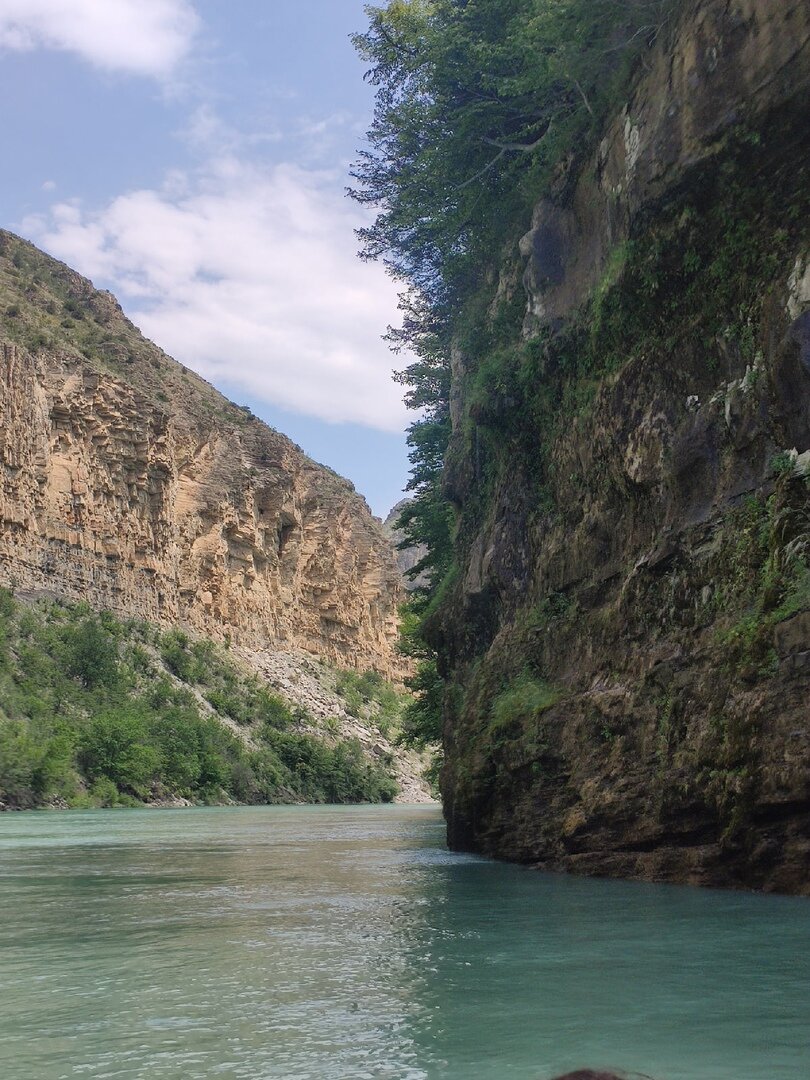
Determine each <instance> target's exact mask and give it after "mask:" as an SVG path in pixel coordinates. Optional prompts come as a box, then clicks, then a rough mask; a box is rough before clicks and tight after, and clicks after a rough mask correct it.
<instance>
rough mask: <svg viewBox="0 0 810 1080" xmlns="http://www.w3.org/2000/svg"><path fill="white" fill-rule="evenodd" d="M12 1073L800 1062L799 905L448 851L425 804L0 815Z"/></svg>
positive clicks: (809, 909)
mask: <svg viewBox="0 0 810 1080" xmlns="http://www.w3.org/2000/svg"><path fill="white" fill-rule="evenodd" d="M0 911H1V912H2V919H1V920H0V1003H2V1008H0V1076H1V1077H3V1078H4V1080H56V1078H62V1077H70V1078H73V1077H82V1078H93V1080H95V1078H101V1077H104V1078H113V1077H115V1078H117V1077H139V1078H144V1080H147V1078H148V1080H160V1078H163V1077H172V1078H177V1080H196V1078H202V1077H205V1078H209V1077H211V1078H231V1077H233V1078H240V1080H271V1078H284V1080H343V1078H345V1080H366V1078H369V1080H370V1078H373V1080H439V1078H441V1080H462V1078H463V1080H495V1078H498V1080H501V1078H513V1080H546V1078H547V1077H550V1076H552V1075H553V1074H554V1073H555V1072H559V1071H562V1070H564V1069H571V1068H574V1067H581V1066H582V1065H584V1064H590V1065H592V1066H593V1065H603V1066H605V1065H611V1066H614V1067H622V1068H626V1069H635V1070H638V1071H640V1072H643V1073H648V1074H649V1075H650V1076H653V1077H655V1078H656V1080H698V1078H699V1080H781V1078H784V1080H805V1078H807V1077H810V902H808V901H802V900H795V899H789V898H780V897H762V896H753V895H745V894H738V893H727V892H712V891H706V890H693V889H686V888H673V887H666V886H648V885H638V884H627V883H621V882H602V881H587V880H583V879H574V878H565V877H560V876H556V875H545V874H539V873H536V872H532V871H529V870H524V869H520V868H516V867H511V866H504V865H500V864H497V863H491V862H486V861H483V860H478V859H474V858H470V857H465V856H457V855H452V854H449V853H447V852H446V851H445V850H444V849H443V828H442V824H441V821H440V818H439V815H438V812H437V811H436V810H435V809H433V808H427V809H426V808H407V807H381V808H376V807H373V808H372V807H359V808H357V807H354V808H309V807H307V808H283V807H267V808H241V807H240V808H227V809H211V810H207V809H205V810H202V809H201V810H177V811H174V810H164V811H150V810H122V811H87V812H84V811H83V812H73V813H64V814H58V813H38V814H37V813H33V814H5V815H0Z"/></svg>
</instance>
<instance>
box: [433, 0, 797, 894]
mask: <svg viewBox="0 0 810 1080" xmlns="http://www.w3.org/2000/svg"><path fill="white" fill-rule="evenodd" d="M808 42H810V7H808V5H807V4H806V3H804V2H800V0H786V2H784V3H772V2H770V0H697V2H692V3H687V4H686V5H685V10H684V14H683V17H682V19H681V21H680V23H679V25H678V27H677V29H676V30H675V32H674V33H673V35H671V36H670V37H668V39H667V40H666V41H665V42H664V41H662V42H660V43H659V44H658V45H657V46H656V47H655V49H654V50H653V51H652V52H651V53H650V54H649V55H648V56H647V57H645V61H644V71H643V72H642V73H640V75H639V78H638V79H637V82H636V86H635V90H634V92H633V94H632V96H631V98H630V100H629V101H628V102H627V104H626V107H625V108H624V109H622V110H621V111H620V113H619V114H617V115H616V116H615V118H614V119H613V121H612V122H611V123H610V124H609V125H608V127H607V129H606V130H605V132H604V138H603V140H602V142H601V145H600V146H599V148H598V151H597V152H596V154H595V155H594V156H593V157H592V158H591V160H590V161H587V162H584V163H583V162H582V161H579V162H575V163H571V164H567V165H566V166H565V167H561V169H560V170H559V172H558V174H557V177H556V180H555V186H554V190H553V191H552V193H551V194H550V196H549V198H547V199H545V200H544V201H543V202H542V203H541V204H540V205H539V206H538V207H537V208H536V211H535V215H534V220H533V222H532V223H531V229H530V231H529V232H528V233H527V235H526V236H525V237H524V239H523V241H522V244H521V261H520V263H518V264H517V268H516V264H514V263H513V264H511V265H509V266H508V267H507V268H506V269H505V270H504V274H503V276H502V280H501V283H500V286H499V294H501V295H504V294H506V295H507V296H508V295H509V294H510V292H511V293H516V292H517V291H518V290H520V289H521V288H522V289H525V295H526V299H527V303H526V308H525V316H523V324H522V326H523V335H524V339H526V340H530V341H533V342H535V343H536V347H535V351H534V353H532V354H531V355H532V356H533V357H534V359H533V360H532V362H533V363H534V364H535V365H536V368H535V379H534V381H532V380H531V379H530V378H529V377H528V376H527V374H526V371H525V369H524V370H523V371H522V372H521V371H519V372H518V374H517V376H515V378H514V379H513V388H512V389H510V390H508V391H505V390H504V389H503V387H504V385H507V383H508V379H507V377H506V376H505V375H502V376H501V377H500V379H499V381H498V383H497V385H496V386H494V387H493V389H492V390H491V392H489V394H488V395H487V396H483V395H482V394H481V392H480V384H479V390H478V396H477V397H476V396H475V393H474V389H475V380H476V377H477V370H476V364H477V361H476V360H475V359H474V358H470V357H467V356H464V355H463V354H462V353H461V352H460V351H457V352H456V355H455V356H454V358H453V367H454V387H453V394H452V400H451V406H452V411H453V420H454V436H453V441H452V444H451V449H450V453H449V456H448V461H447V466H446V476H445V484H446V490H447V492H448V496H449V497H450V499H451V500H452V501H453V502H454V504H455V505H456V508H457V511H458V514H459V516H460V528H459V537H460V539H459V545H458V561H459V573H458V576H457V578H456V580H455V583H454V584H453V586H452V589H450V590H449V592H450V593H451V596H450V599H449V600H448V601H446V602H445V604H444V607H443V609H442V611H441V612H440V613H439V615H438V616H436V617H435V618H434V620H433V624H432V626H431V628H430V631H431V635H432V639H433V641H434V644H435V645H436V647H437V649H438V652H439V659H440V665H441V668H442V671H443V672H444V674H445V675H446V676H447V678H448V679H449V680H450V681H451V682H452V683H454V684H455V687H456V688H457V691H458V692H457V693H455V694H452V695H449V704H448V707H447V717H446V724H445V748H446V754H447V765H446V767H445V770H444V775H443V779H442V789H443V794H444V798H445V805H446V814H447V818H448V826H449V837H450V842H451V844H452V845H453V846H455V847H459V848H467V849H473V850H478V851H483V852H486V853H489V854H495V855H498V856H501V857H506V858H511V859H516V860H520V861H527V862H533V863H537V864H540V865H543V866H547V867H550V868H555V869H566V870H573V871H579V872H586V873H597V874H615V875H622V876H640V877H646V878H651V879H660V880H679V881H691V882H698V883H705V884H717V883H720V884H726V885H745V886H753V887H759V888H766V889H780V890H785V891H794V892H805V893H807V892H810V873H809V872H808V867H810V610H808V609H809V608H810V587H809V585H810V571H809V570H808V562H807V559H808V556H809V555H810V481H809V480H808V463H809V462H810V455H808V450H810V310H808V308H809V306H810V269H809V268H810V236H808V232H807V220H808V219H807V193H808V183H809V182H810V180H809V177H808V162H810V147H808V125H807V101H808V100H810V58H809V56H808ZM776 193H778V194H776ZM527 224H528V223H527ZM521 276H522V282H521ZM594 298H595V299H594ZM588 303H590V305H591V306H590V307H586V306H585V305H586V304H588ZM583 313H584V314H583ZM577 319H579V320H580V325H581V326H583V327H584V333H582V334H580V336H579V337H572V336H571V333H572V332H573V331H572V327H575V324H576V320H577ZM610 320H612V322H611V321H610ZM604 326H608V327H609V328H611V332H610V334H607V333H604V334H603V336H602V338H600V339H599V340H600V341H603V342H606V344H603V346H601V347H602V349H603V351H602V353H600V354H599V359H600V360H603V361H604V363H603V366H602V369H601V370H599V371H596V373H595V374H592V373H591V371H590V370H589V371H587V372H586V375H585V376H583V377H581V378H580V380H579V382H578V383H575V380H574V379H573V378H572V377H571V376H570V374H569V372H570V371H571V370H572V369H575V365H576V363H577V362H578V359H577V357H578V356H581V355H583V354H584V352H585V351H586V350H587V349H588V348H590V347H591V346H590V344H589V342H590V341H591V340H595V339H596V338H597V336H598V335H599V334H600V333H602V330H600V327H604ZM566 334H568V337H566ZM611 335H612V336H611ZM572 341H573V345H572V344H571V342H572ZM564 349H565V350H567V352H565V353H563V350H564ZM611 349H615V351H614V352H611ZM524 363H528V361H524ZM541 384H542V386H543V387H545V391H544V392H545V393H546V397H545V398H542V397H541V396H540V395H539V394H538V393H537V387H538V386H539V385H541ZM527 388H528V389H527ZM583 388H584V389H583ZM573 390H576V391H577V393H578V394H580V396H579V397H577V396H576V395H575V394H574V393H573V392H572V391H573ZM555 395H556V396H555ZM548 400H551V401H552V403H553V404H552V406H547V404H546V402H547V401H548ZM572 401H573V402H574V404H573V405H571V402H572ZM544 409H545V411H543V410H544ZM470 430H472V432H473V434H472V436H471V435H470ZM488 431H492V432H495V437H494V438H492V439H491V440H490V442H489V443H487V441H486V439H487V432H488ZM493 443H501V444H503V445H504V446H505V451H504V454H503V457H504V458H506V459H508V467H505V468H504V467H501V466H500V465H499V464H498V461H499V459H498V457H497V453H496V452H492V453H490V454H489V457H487V447H488V446H489V445H492V444H493ZM482 462H483V464H482ZM538 477H540V479H538ZM487 485H488V486H487ZM482 490H486V496H485V498H484V499H483V509H481V503H482V498H481V491H482ZM541 683H542V684H543V686H544V687H545V689H544V690H543V691H542V693H541V691H540V690H539V689H537V687H538V686H539V685H540V684H541ZM527 686H528V687H529V690H527ZM531 687H534V690H533V691H531ZM530 691H531V692H530ZM510 694H511V697H509V696H508V695H510ZM532 694H533V696H532ZM498 700H500V701H501V703H502V708H501V711H500V712H498V711H497V710H496V709H495V708H494V706H495V703H496V702H497V701H498ZM507 705H508V706H509V708H511V713H510V712H509V709H508V708H507Z"/></svg>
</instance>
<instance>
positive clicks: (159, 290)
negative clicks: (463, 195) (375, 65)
mask: <svg viewBox="0 0 810 1080" xmlns="http://www.w3.org/2000/svg"><path fill="white" fill-rule="evenodd" d="M363 8H364V3H363V2H362V0H228V2H227V3H225V2H224V0H103V2H102V0H0V101H2V102H3V106H2V123H3V132H4V140H3V151H4V152H3V155H2V170H0V208H1V209H2V215H1V217H0V221H1V222H2V225H3V226H4V227H5V228H8V229H11V230H12V231H13V232H16V233H19V234H20V235H22V236H24V237H26V238H27V239H29V240H31V241H33V242H34V243H35V244H37V245H38V246H40V247H42V248H44V249H45V250H46V251H48V252H49V253H51V254H52V255H54V256H56V257H57V258H59V259H62V260H64V261H65V262H67V263H69V264H70V265H71V266H73V267H74V268H75V269H77V270H79V271H80V272H81V273H83V274H85V275H87V276H88V277H90V278H91V279H92V280H93V282H94V284H95V285H96V286H97V287H98V288H104V289H110V290H111V291H112V292H114V293H115V295H116V296H117V297H118V299H119V300H120V301H121V304H122V306H123V308H124V310H125V312H126V313H127V315H128V316H129V317H130V318H131V319H132V320H133V322H135V323H136V325H137V326H139V327H140V328H141V330H142V331H143V332H144V333H145V334H146V336H147V337H149V338H151V339H152V340H154V341H155V342H157V343H158V344H159V345H160V346H161V347H162V348H164V349H165V350H166V351H167V352H169V353H170V354H171V355H172V356H174V357H175V358H176V359H177V360H179V361H181V362H182V363H184V364H186V365H187V366H188V367H190V368H193V369H194V370H195V371H198V372H199V373H200V374H201V375H203V376H204V377H205V378H207V379H209V380H210V381H211V382H212V383H214V385H215V386H217V387H218V388H219V389H220V390H222V391H223V393H225V394H227V395H228V396H229V397H230V398H232V399H233V400H235V401H236V402H237V403H239V404H245V405H249V406H250V407H251V408H252V409H253V411H254V412H255V413H256V414H257V415H258V416H260V417H262V419H264V420H266V421H267V422H268V423H269V424H271V425H272V426H273V427H275V428H278V429H279V430H280V431H283V432H285V434H287V435H289V436H290V437H291V438H292V439H293V440H294V441H295V442H297V443H299V444H300V445H301V446H302V447H303V448H304V449H305V450H306V451H307V453H309V454H310V455H311V456H312V457H314V458H315V459H316V460H318V461H321V462H323V463H325V464H327V465H329V466H330V467H331V468H333V469H335V470H336V471H337V472H339V473H341V474H342V475H344V476H347V477H348V478H349V479H350V480H352V481H353V482H354V484H355V486H356V487H357V489H358V491H360V492H361V493H362V494H363V495H365V496H366V498H367V499H368V501H369V503H370V505H371V507H372V510H373V511H374V512H375V513H376V514H378V515H380V516H384V515H385V514H386V513H387V511H388V510H389V509H390V507H391V506H392V505H393V504H394V503H395V502H396V501H397V500H398V499H399V498H400V497H401V491H402V489H403V486H404V484H405V481H406V478H407V470H408V464H407V451H406V445H405V436H404V429H405V426H406V425H407V423H408V420H409V417H408V415H407V413H406V411H405V408H404V406H403V404H402V387H400V386H399V385H397V384H396V383H394V382H393V380H392V379H391V377H390V373H391V371H392V369H394V368H396V367H399V366H403V364H404V363H406V362H407V361H403V358H402V357H396V356H393V355H392V354H391V353H390V352H389V350H388V348H387V346H386V344H385V342H384V341H383V340H382V336H383V334H384V333H385V331H386V328H387V327H388V326H389V325H390V324H392V323H394V324H396V322H397V298H396V288H395V286H394V284H393V283H392V282H391V281H390V279H389V278H388V277H387V276H386V274H385V272H384V270H383V269H382V267H381V266H379V265H376V264H367V263H363V262H361V261H360V260H359V259H358V258H357V257H356V250H357V240H356V237H355V235H354V230H355V229H356V228H357V227H358V226H360V225H362V224H363V222H364V220H367V219H366V218H364V216H363V215H364V211H362V210H361V208H359V207H358V206H357V205H356V204H355V203H353V202H352V201H351V200H350V199H348V198H347V197H346V195H345V189H346V186H347V185H348V184H349V183H350V179H349V175H348V170H349V167H350V164H351V161H352V160H353V158H354V156H355V154H356V152H357V150H358V149H360V148H361V147H362V146H363V144H364V132H365V131H366V129H367V127H368V124H369V121H370V118H371V110H372V106H373V90H372V88H371V87H369V86H368V85H367V84H366V83H364V81H363V72H364V67H363V64H362V62H361V61H360V59H359V58H358V57H357V56H356V54H355V52H354V50H353V47H352V45H351V42H350V41H349V35H350V33H351V32H352V31H357V30H362V29H364V27H365V25H366V18H365V15H364V11H363Z"/></svg>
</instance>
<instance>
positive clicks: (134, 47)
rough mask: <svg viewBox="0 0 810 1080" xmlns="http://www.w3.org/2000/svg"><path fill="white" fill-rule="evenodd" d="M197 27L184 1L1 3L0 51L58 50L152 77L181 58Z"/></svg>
mask: <svg viewBox="0 0 810 1080" xmlns="http://www.w3.org/2000/svg"><path fill="white" fill-rule="evenodd" d="M197 26H198V19H197V15H196V14H195V12H194V9H193V7H192V6H191V4H190V3H189V2H188V0H0V48H6V49H14V50H24V51H27V50H31V49H38V48H47V49H59V50H62V51H65V52H71V53H74V54H76V55H78V56H80V57H81V58H82V59H83V60H86V61H88V62H89V63H91V64H93V65H94V66H96V67H100V68H104V69H106V70H110V71H124V72H128V73H131V74H137V75H148V76H153V77H157V78H162V77H165V76H167V75H168V74H169V73H170V72H171V71H172V70H173V69H174V68H175V67H176V65H177V64H178V63H179V61H180V60H182V59H183V57H184V56H185V55H186V53H187V52H188V50H189V48H190V46H191V42H192V39H193V37H194V34H195V31H196V29H197Z"/></svg>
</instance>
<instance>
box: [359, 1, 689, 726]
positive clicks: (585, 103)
mask: <svg viewBox="0 0 810 1080" xmlns="http://www.w3.org/2000/svg"><path fill="white" fill-rule="evenodd" d="M677 7H678V2H677V0H632V2H630V3H619V2H617V0H596V2H594V0H563V2H555V3H550V2H549V0H500V2H499V3H494V4H493V3H489V2H479V0H472V2H469V3H458V2H457V0H435V2H425V0H391V2H390V3H388V4H386V5H384V6H382V7H371V8H369V15H370V25H369V28H368V30H367V31H366V32H365V33H363V34H357V35H356V36H355V46H356V48H357V49H358V52H359V53H360V56H361V57H362V58H363V59H364V60H366V61H367V62H368V63H369V64H370V69H369V71H368V74H367V79H368V81H369V82H371V84H372V85H374V86H375V87H376V88H377V97H376V109H375V115H374V122H373V125H372V127H371V129H370V130H369V132H368V138H369V143H370V149H368V150H366V151H363V152H362V153H361V154H360V156H359V159H358V162H357V165H356V167H355V172H354V176H355V179H356V180H357V187H356V188H355V189H353V191H352V192H351V193H352V195H353V196H354V197H355V198H356V199H357V200H358V201H359V202H360V203H362V204H365V205H370V206H373V207H375V208H377V210H378V214H377V217H376V220H375V222H374V224H373V225H371V226H369V227H368V228H366V229H365V230H363V231H362V232H361V239H362V241H363V249H362V255H363V256H364V257H365V258H369V259H376V258H379V259H382V260H383V261H384V262H385V263H386V265H387V266H388V268H389V270H390V271H391V272H392V274H393V275H394V276H395V278H397V279H398V280H399V281H401V282H402V283H403V285H404V288H405V291H404V293H403V296H402V302H401V307H402V312H403V322H402V326H401V328H400V329H397V330H393V331H391V332H390V340H391V343H392V346H393V347H394V349H395V350H399V349H401V348H404V347H407V348H408V349H409V350H410V351H411V352H412V353H414V354H415V355H416V357H417V359H416V361H415V362H413V363H411V364H410V365H409V366H408V367H407V368H406V369H405V370H404V371H402V372H401V373H399V375H398V376H397V377H398V379H399V380H400V381H401V382H402V383H403V384H404V385H405V386H406V387H407V393H406V402H407V403H408V405H409V407H411V408H413V409H417V410H419V413H420V418H419V420H417V421H416V422H415V423H414V424H413V425H412V426H411V428H410V429H409V445H410V448H411V452H410V461H411V465H412V475H411V479H410V482H409V485H408V490H409V491H411V492H413V496H414V497H413V499H412V500H411V501H410V502H409V504H408V506H407V508H406V509H405V511H404V513H403V514H402V517H401V519H400V527H401V528H402V529H403V530H404V532H405V536H406V540H405V543H408V544H410V545H411V546H414V547H415V546H419V545H422V546H424V547H425V548H426V549H427V554H426V555H425V556H424V558H423V559H422V560H421V561H420V562H419V563H418V565H417V566H416V567H414V569H413V570H412V571H411V576H412V577H413V578H416V577H417V576H418V575H420V574H421V575H422V578H423V585H422V587H421V588H419V589H417V590H415V595H413V596H412V597H411V600H410V603H409V605H408V607H409V618H408V620H407V622H406V626H405V630H404V633H403V643H404V650H405V652H406V653H407V654H408V655H409V656H410V657H411V658H412V659H414V660H415V661H416V664H417V674H416V675H415V676H414V677H413V678H412V679H411V680H410V685H411V688H412V689H413V690H414V692H415V694H416V698H417V700H416V702H415V703H414V704H413V705H412V706H411V707H410V709H409V712H408V718H407V721H406V729H405V738H406V739H407V740H408V741H410V742H411V744H413V745H417V746H424V745H431V744H432V745H435V744H436V743H438V741H439V740H440V738H441V727H442V699H443V681H442V679H441V677H440V675H439V673H438V671H437V663H436V652H435V649H434V647H433V646H432V645H431V644H430V643H429V642H428V637H429V635H426V634H425V632H424V627H425V626H426V625H427V624H428V622H429V621H430V618H431V616H432V615H433V614H434V613H435V612H436V611H437V610H438V608H439V607H440V604H441V600H442V597H445V596H447V595H448V593H449V592H450V590H451V587H452V584H453V582H454V580H455V578H456V576H457V566H458V554H457V552H456V551H455V548H454V536H455V534H456V532H457V523H456V521H455V516H454V513H453V505H452V504H453V500H452V498H451V497H449V495H448V492H447V490H446V487H445V486H443V470H444V464H445V457H446V454H447V451H448V446H449V442H450V435H451V418H450V384H451V357H452V353H453V349H454V348H456V349H459V348H460V349H463V350H466V351H470V352H473V353H474V354H475V355H476V356H478V357H481V358H483V357H485V356H488V355H496V356H497V353H498V350H499V349H502V348H503V347H504V346H513V347H518V346H519V343H520V340H521V323H522V318H523V312H524V310H525V299H524V297H523V296H522V294H521V292H520V290H519V289H514V288H513V289H512V290H510V291H509V292H508V293H505V294H503V295H501V293H500V290H499V289H498V280H499V275H501V274H502V270H503V265H502V264H503V262H504V260H506V261H507V262H508V261H509V258H510V256H509V255H508V254H505V253H508V252H509V251H510V249H513V248H514V247H515V246H516V244H517V240H518V238H519V237H520V235H521V234H522V233H523V232H525V230H526V227H527V223H528V221H529V219H530V217H531V213H532V208H533V206H534V205H535V203H536V202H537V200H538V198H539V197H540V196H541V195H542V194H543V193H544V192H546V191H548V190H549V187H550V186H551V185H552V184H553V183H554V181H555V172H556V171H558V169H559V166H560V164H561V163H562V162H565V163H566V167H567V169H569V170H572V166H573V165H574V164H575V162H577V161H580V160H582V158H583V157H584V155H585V154H586V153H587V152H588V150H589V149H590V147H591V146H592V144H593V141H594V139H595V138H596V136H597V134H598V133H599V131H600V129H601V125H602V124H603V123H604V120H605V118H606V116H607V115H608V113H609V110H610V109H611V108H612V107H614V106H615V104H616V102H617V101H619V100H620V98H621V94H622V92H623V91H625V90H626V88H627V85H628V82H629V79H630V77H631V75H632V73H633V69H634V65H635V63H636V61H637V59H638V56H639V55H640V53H641V52H642V51H643V50H644V49H645V48H649V46H650V45H651V44H652V43H653V42H654V41H655V40H656V39H657V38H658V36H659V35H660V34H661V33H662V32H663V31H664V30H665V29H666V27H667V25H668V23H669V22H670V20H671V18H672V15H673V12H674V11H675V10H676V9H677ZM496 293H497V295H496ZM493 305H494V306H493ZM496 362H497V360H496ZM507 364H508V361H507ZM514 415H516V416H517V415H520V413H519V411H518V410H517V409H515V410H514ZM527 431H528V429H527ZM476 453H479V451H478V450H476Z"/></svg>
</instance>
